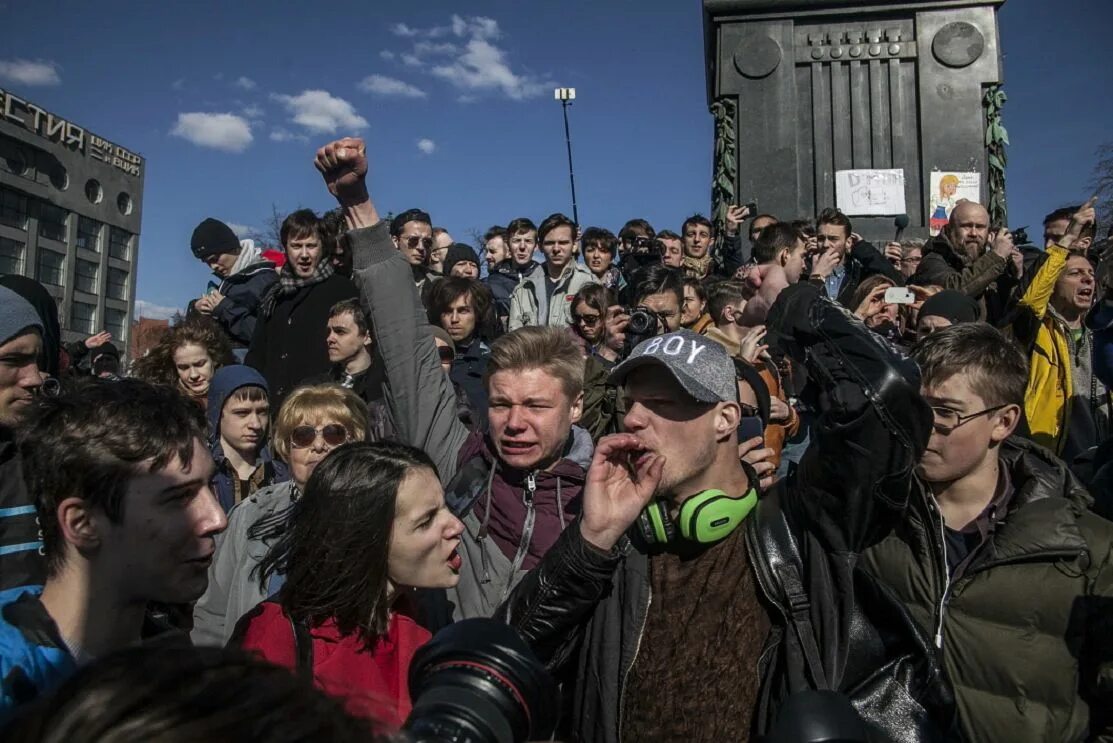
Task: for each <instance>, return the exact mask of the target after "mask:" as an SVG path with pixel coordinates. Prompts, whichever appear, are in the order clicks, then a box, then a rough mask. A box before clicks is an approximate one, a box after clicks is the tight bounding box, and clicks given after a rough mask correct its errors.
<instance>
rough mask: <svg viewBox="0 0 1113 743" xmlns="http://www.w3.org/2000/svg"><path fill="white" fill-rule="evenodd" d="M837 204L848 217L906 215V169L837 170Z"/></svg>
mask: <svg viewBox="0 0 1113 743" xmlns="http://www.w3.org/2000/svg"><path fill="white" fill-rule="evenodd" d="M835 202H836V205H837V206H838V207H839V211H841V212H842V213H843V214H845V215H847V216H848V217H855V216H860V217H864V216H884V215H889V214H893V215H896V214H904V213H905V212H906V211H907V209H905V205H904V170H903V169H901V168H893V169H890V170H836V171H835Z"/></svg>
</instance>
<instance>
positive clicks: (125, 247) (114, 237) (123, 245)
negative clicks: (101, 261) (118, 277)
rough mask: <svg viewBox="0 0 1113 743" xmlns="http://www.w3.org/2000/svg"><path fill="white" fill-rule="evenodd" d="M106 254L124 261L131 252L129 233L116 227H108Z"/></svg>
mask: <svg viewBox="0 0 1113 743" xmlns="http://www.w3.org/2000/svg"><path fill="white" fill-rule="evenodd" d="M108 254H109V255H110V256H112V257H113V258H119V259H120V260H125V261H126V260H127V259H128V256H129V255H130V254H131V233H130V232H128V231H127V230H121V229H119V228H117V227H109V228H108Z"/></svg>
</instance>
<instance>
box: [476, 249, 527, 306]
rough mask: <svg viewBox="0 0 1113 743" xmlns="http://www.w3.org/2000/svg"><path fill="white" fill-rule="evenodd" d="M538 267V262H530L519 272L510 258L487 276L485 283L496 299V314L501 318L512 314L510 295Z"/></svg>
mask: <svg viewBox="0 0 1113 743" xmlns="http://www.w3.org/2000/svg"><path fill="white" fill-rule="evenodd" d="M537 266H538V263H537V261H530V262H529V265H528V266H526V267H525V268H523V269H522V270H520V271H519V270H518V267H517V266H516V265H514V261H513V260H511V259H509V258H508V259H506V260H505V261H503V262H502V263H500V264H498V265H497V266H495V268H494V270H493V271H491V272H490V273H489V274H487V278H485V279H484V280H483V281H484V283H485V284H487V288H488V289H490V290H491V294H493V295H494V297H495V312H496V313H497V314H498V316H499V317H500V318H502V317H506V316H507V315H509V314H510V295H512V294H513V293H514V289H515V288H516V287H517V286H518V282H519V281H521V279H522V277H523V276H526V275H528V274H529V273H530V272H531V271H532V270H533V269H534V268H536V267H537Z"/></svg>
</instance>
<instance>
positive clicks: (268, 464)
mask: <svg viewBox="0 0 1113 743" xmlns="http://www.w3.org/2000/svg"><path fill="white" fill-rule="evenodd" d="M248 386H253V387H262V388H263V389H264V390H268V388H267V380H266V379H264V378H263V375H262V374H260V373H259V372H258V371H256V370H255V369H253V368H251V367H250V366H244V365H243V364H231V365H229V366H223V367H221V368H220V369H217V371H216V373H215V374H214V375H213V379H212V382H210V383H209V407H208V411H207V412H208V417H209V451H210V453H211V454H212V457H213V461H214V462H215V463H216V474H215V475H213V479H212V480H211V481H210V483H209V485H210V487H212V489H213V492H214V493H215V494H216V497H217V500H219V501H220V505H221V506H222V507H223V508H224V512H225V513H227V512H228V511H229V510H231V508H232V506H234V505H236V489H235V480H236V473H235V471H234V470H233V469H232V468H231V466H230V465H229V464H228V457H226V456H225V455H224V448H223V447H222V446H221V445H220V415H221V413H222V412H223V410H224V403H225V402H227V400H228V398H229V397H230V396H231V395H232V393H233V392H235V391H236V390H238V389H239V388H240V387H248ZM268 395H269V390H268ZM259 460H260V463H261V465H262V467H263V481H262V483H261V484H260V486H259V487H260V488H264V487H266V486H268V485H273V484H275V483H279V482H285V481H286V480H289V479H290V474H289V471H288V470H287V468H286V465H285V464H283V463H282V462H279V461H278V460H276V459H275V458H274V457H273V455H272V454H271V451H270V447H268V446H266V445H264V446H263V448H262V449H261V450H260V451H259Z"/></svg>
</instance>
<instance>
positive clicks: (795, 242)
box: [738, 222, 807, 327]
mask: <svg viewBox="0 0 1113 743" xmlns="http://www.w3.org/2000/svg"><path fill="white" fill-rule="evenodd" d="M806 254H807V243H806V242H804V238H803V237H802V236H801V234H800V233H799V232H798V231H797V230H796V229H794V228H793V227H792V225H791V224H789V223H787V222H774V223H773V224H770V225H767V226H766V227H765V228H764V229H763V230H762V231H761V235H760V236H758V239H757V241H756V242H755V243H754V248H753V258H754V261H755V263H756V265H754V266H748V267H747V268H748V271H747V272H746V275H745V277H744V282H745V286H746V290H747V292H746V293H747V298H748V301H747V302H746V304H745V308H744V309H743V310H742V317H741V318H739V320H738V322H739V323H740V324H741V325H743V326H746V327H754V326H757V325H761V324H762V323H764V322H765V316H766V313H768V311H769V308H770V307H772V306H773V303H774V302H776V301H777V297H778V296H779V295H780V293H781V291H782V290H784V289H785V288H787V287H789V286H792V285H793V284H796V283H797V282H799V281H800V278H801V276H802V275H803V273H804V266H805V261H806Z"/></svg>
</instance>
